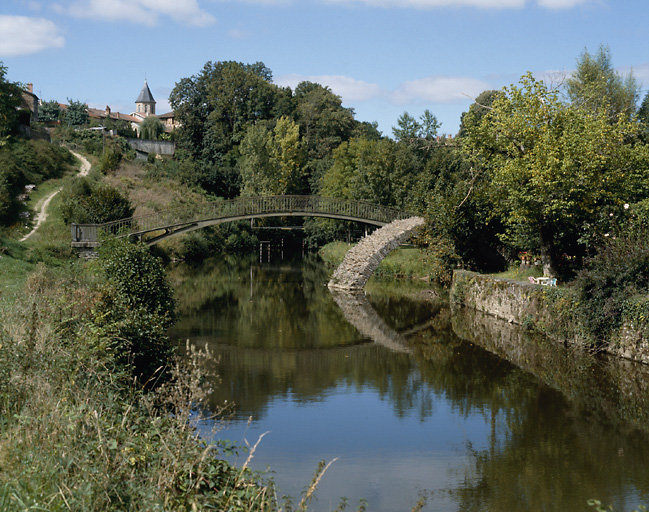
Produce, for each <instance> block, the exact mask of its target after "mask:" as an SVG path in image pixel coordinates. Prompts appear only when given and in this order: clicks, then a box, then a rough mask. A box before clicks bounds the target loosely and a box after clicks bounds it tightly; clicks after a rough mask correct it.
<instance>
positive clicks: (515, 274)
mask: <svg viewBox="0 0 649 512" xmlns="http://www.w3.org/2000/svg"><path fill="white" fill-rule="evenodd" d="M491 275H492V276H494V277H500V278H503V279H511V280H513V281H528V280H529V278H530V277H541V276H543V269H542V268H541V265H532V266H531V267H527V268H524V269H521V268H520V265H518V264H517V265H512V266H510V267H509V269H507V270H505V271H504V272H498V273H497V274H491Z"/></svg>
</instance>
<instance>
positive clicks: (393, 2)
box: [325, 0, 526, 9]
mask: <svg viewBox="0 0 649 512" xmlns="http://www.w3.org/2000/svg"><path fill="white" fill-rule="evenodd" d="M325 1H326V2H329V3H337V4H345V3H362V4H365V5H368V6H370V7H398V8H401V7H406V8H408V7H409V8H415V9H433V8H436V7H480V8H484V9H493V8H495V9H503V8H518V7H523V6H524V5H525V1H526V0H325Z"/></svg>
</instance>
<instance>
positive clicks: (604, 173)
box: [463, 74, 649, 271]
mask: <svg viewBox="0 0 649 512" xmlns="http://www.w3.org/2000/svg"><path fill="white" fill-rule="evenodd" d="M463 148H464V151H465V153H466V155H467V156H468V157H469V159H470V161H471V164H472V165H473V167H474V170H475V172H478V173H480V175H481V178H482V179H483V181H484V183H486V184H487V187H488V194H489V195H490V198H491V201H492V203H493V215H495V216H498V217H499V218H500V219H501V220H502V222H503V224H504V225H505V227H506V232H505V233H504V234H503V240H504V241H506V242H507V243H509V244H510V245H511V246H513V247H518V248H522V249H532V250H539V251H540V252H541V255H542V258H543V260H544V266H545V268H546V270H548V271H549V270H550V269H553V270H554V271H562V270H565V269H566V267H565V265H564V264H565V263H566V260H565V259H564V258H563V255H564V254H567V255H569V256H576V257H577V259H579V258H581V257H582V256H583V255H584V254H585V253H586V252H587V250H589V249H592V246H591V247H589V242H588V240H593V237H592V235H593V230H596V229H598V227H597V226H593V225H592V224H591V222H592V220H593V219H594V218H595V217H596V216H597V215H600V214H608V213H614V212H618V211H619V210H620V208H621V207H622V205H623V204H624V203H631V202H634V201H635V200H636V199H638V198H643V197H646V195H647V193H648V192H649V175H648V172H649V151H648V148H647V146H645V145H644V144H641V143H639V141H638V125H637V123H634V122H632V121H631V120H629V119H628V118H625V117H618V118H617V120H616V121H615V122H614V123H613V122H611V118H610V116H609V112H608V111H607V110H604V109H596V110H595V111H593V110H591V109H588V108H587V106H584V105H580V104H571V105H565V104H563V103H561V102H560V101H559V99H558V97H557V93H556V91H551V90H549V89H548V88H547V87H546V86H545V84H544V83H543V82H542V81H537V80H535V79H534V78H533V77H532V75H531V74H527V75H525V76H524V77H522V78H521V81H520V86H515V85H512V86H510V87H506V88H505V89H504V90H503V94H502V96H500V97H498V98H496V100H495V101H494V102H493V104H492V109H491V110H490V111H489V112H488V113H487V114H485V115H484V117H483V118H482V120H481V122H480V123H479V124H478V125H475V126H468V127H467V135H466V136H465V137H464V138H463ZM607 217H608V215H607ZM600 227H603V226H600ZM604 229H605V228H604ZM601 234H603V233H601Z"/></svg>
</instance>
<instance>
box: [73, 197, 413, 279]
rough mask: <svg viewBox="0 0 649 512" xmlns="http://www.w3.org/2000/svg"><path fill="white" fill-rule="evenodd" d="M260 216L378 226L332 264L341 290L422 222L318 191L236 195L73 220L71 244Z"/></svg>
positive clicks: (90, 245)
mask: <svg viewBox="0 0 649 512" xmlns="http://www.w3.org/2000/svg"><path fill="white" fill-rule="evenodd" d="M264 217H325V218H329V219H341V220H349V221H354V222H361V223H364V224H370V225H374V226H379V227H380V228H381V229H378V230H376V231H375V232H374V233H372V234H371V235H369V236H366V237H365V238H364V239H363V240H361V242H360V243H359V244H358V245H357V246H355V247H353V248H352V249H351V250H350V251H349V252H348V253H347V255H346V256H345V260H344V261H343V263H342V264H341V266H340V267H339V268H338V269H337V270H336V273H335V274H334V277H333V278H332V281H331V282H330V283H329V286H330V287H331V288H338V289H344V290H360V289H362V288H363V287H364V286H365V283H366V282H367V280H368V279H369V277H370V276H371V275H372V273H373V272H374V270H376V268H377V267H378V265H379V263H380V261H381V260H382V259H383V258H385V256H387V255H388V253H389V252H390V251H392V249H394V248H396V247H397V246H398V245H399V243H401V242H403V241H405V240H406V239H407V238H408V237H409V236H410V235H411V233H412V232H413V231H414V229H416V228H417V227H418V226H420V225H422V224H423V223H424V219H422V218H421V217H414V216H413V215H412V214H411V213H407V212H404V211H401V210H398V209H396V208H390V207H387V206H380V205H376V204H372V203H369V202H365V201H356V200H348V199H336V198H332V197H319V196H265V197H238V198H236V199H229V200H219V201H213V202H210V203H207V204H204V205H201V206H185V207H182V208H175V209H170V210H167V211H163V212H157V213H153V214H150V215H142V216H137V217H130V218H127V219H121V220H116V221H113V222H106V223H103V224H72V225H71V234H72V247H74V248H77V249H80V250H81V251H91V252H92V251H94V249H96V248H97V247H98V246H99V245H100V244H101V240H102V239H103V238H104V237H107V236H115V237H128V238H135V239H138V240H140V241H142V242H144V243H146V244H147V245H153V244H156V243H158V242H160V241H161V240H164V239H165V238H168V237H171V236H174V235H178V234H180V233H187V232H189V231H193V230H196V229H201V228H204V227H207V226H214V225H216V224H223V223H226V222H233V221H240V220H248V219H255V218H264Z"/></svg>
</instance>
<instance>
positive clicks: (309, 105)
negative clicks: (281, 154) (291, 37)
mask: <svg viewBox="0 0 649 512" xmlns="http://www.w3.org/2000/svg"><path fill="white" fill-rule="evenodd" d="M294 118H295V120H296V121H297V122H298V124H299V125H300V134H301V135H302V140H303V145H304V150H305V152H306V159H307V161H306V165H305V170H306V173H307V176H306V179H307V180H308V181H309V185H310V189H311V191H317V189H318V186H319V182H320V177H321V176H322V174H323V173H324V172H325V171H326V169H327V168H328V167H329V166H330V165H331V152H332V151H333V150H334V149H335V148H337V147H338V146H339V145H340V144H341V143H342V142H345V141H348V140H349V139H350V138H351V136H352V133H353V131H354V128H355V123H356V122H355V121H354V112H353V110H351V109H348V108H345V107H343V105H342V99H341V98H340V96H338V95H337V94H334V93H333V92H332V91H331V89H330V88H329V87H326V86H323V85H320V84H316V83H313V82H301V83H299V84H298V85H297V87H296V88H295V113H294Z"/></svg>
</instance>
